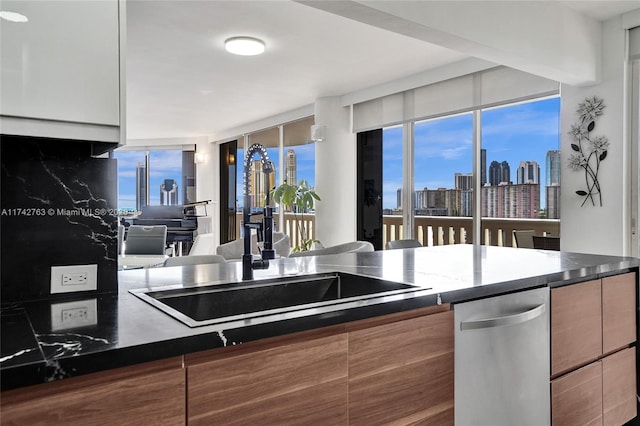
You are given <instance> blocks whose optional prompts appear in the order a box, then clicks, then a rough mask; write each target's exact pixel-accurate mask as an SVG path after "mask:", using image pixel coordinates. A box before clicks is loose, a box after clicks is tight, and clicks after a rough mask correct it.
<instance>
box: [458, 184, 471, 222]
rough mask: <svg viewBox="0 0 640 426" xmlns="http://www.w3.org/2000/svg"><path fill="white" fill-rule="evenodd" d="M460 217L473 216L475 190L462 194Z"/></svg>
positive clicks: (462, 192)
mask: <svg viewBox="0 0 640 426" xmlns="http://www.w3.org/2000/svg"><path fill="white" fill-rule="evenodd" d="M460 216H467V217H471V216H473V189H468V190H462V191H461V192H460Z"/></svg>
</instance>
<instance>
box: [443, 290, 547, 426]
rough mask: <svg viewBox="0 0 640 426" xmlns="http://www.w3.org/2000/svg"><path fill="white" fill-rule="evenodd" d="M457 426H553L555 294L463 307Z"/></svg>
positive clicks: (459, 307) (458, 312)
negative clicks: (552, 308)
mask: <svg viewBox="0 0 640 426" xmlns="http://www.w3.org/2000/svg"><path fill="white" fill-rule="evenodd" d="M454 312H455V327H456V329H455V424H456V425H457V426H472V425H473V426H500V425H504V426H514V425H518V426H528V425H531V426H544V425H549V424H550V392H549V369H550V360H549V356H550V347H549V340H550V338H549V289H548V288H546V287H545V288H539V289H534V290H527V291H522V292H518V293H512V294H507V295H503V296H497V297H490V298H486V299H480V300H474V301H471V302H465V303H459V304H456V305H455V306H454Z"/></svg>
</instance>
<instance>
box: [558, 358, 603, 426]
mask: <svg viewBox="0 0 640 426" xmlns="http://www.w3.org/2000/svg"><path fill="white" fill-rule="evenodd" d="M551 424H552V425H554V426H600V425H602V366H601V363H600V362H594V363H592V364H589V365H587V366H586V367H582V368H580V369H578V370H576V371H572V372H571V373H569V374H566V375H564V376H562V377H559V378H557V379H555V380H553V381H552V382H551Z"/></svg>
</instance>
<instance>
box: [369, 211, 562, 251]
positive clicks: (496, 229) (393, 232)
mask: <svg viewBox="0 0 640 426" xmlns="http://www.w3.org/2000/svg"><path fill="white" fill-rule="evenodd" d="M525 230H532V231H534V232H535V233H536V234H537V235H554V236H559V235H560V220H558V219H500V218H493V217H486V218H482V234H481V235H482V244H485V245H491V246H501V247H515V246H516V242H515V238H514V234H513V231H525ZM402 235H403V234H402V216H383V220H382V238H383V244H386V243H387V241H392V240H399V239H401V238H402ZM414 238H415V239H417V240H418V241H420V243H422V245H424V246H442V245H447V244H464V243H466V244H471V243H473V231H472V219H471V218H470V217H457V216H415V218H414Z"/></svg>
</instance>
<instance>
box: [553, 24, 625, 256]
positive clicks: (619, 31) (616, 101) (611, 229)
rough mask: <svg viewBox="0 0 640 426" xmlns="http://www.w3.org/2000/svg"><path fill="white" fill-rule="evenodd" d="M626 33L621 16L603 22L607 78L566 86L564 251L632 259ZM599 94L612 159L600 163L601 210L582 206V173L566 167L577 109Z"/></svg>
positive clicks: (601, 126)
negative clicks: (626, 95)
mask: <svg viewBox="0 0 640 426" xmlns="http://www.w3.org/2000/svg"><path fill="white" fill-rule="evenodd" d="M625 37H626V36H625V31H624V29H623V27H622V19H621V17H617V18H614V19H611V20H609V21H607V22H605V23H604V24H603V40H602V46H603V49H602V50H603V52H602V54H603V61H602V64H603V65H602V73H601V75H602V80H601V82H600V83H599V84H597V85H592V86H585V87H576V86H568V85H563V86H562V88H561V95H562V106H561V123H562V124H561V126H562V127H561V152H562V169H561V179H562V200H561V226H560V228H561V229H560V232H561V244H562V247H561V248H562V250H563V251H574V252H581V253H598V254H610V255H627V254H628V252H629V238H630V235H629V234H628V226H627V221H628V216H629V212H630V204H629V199H630V194H629V186H628V185H629V182H630V176H629V175H630V170H629V166H628V155H629V152H628V151H629V149H628V146H627V144H628V141H627V134H626V132H625V130H624V129H625V127H624V126H625V113H626V111H625V105H626V97H625V91H628V88H627V87H626V81H625V69H626V61H625V59H626V50H625ZM594 95H595V96H598V97H600V98H602V99H603V100H604V101H605V104H606V108H605V110H604V115H602V116H601V117H600V118H599V119H598V120H597V121H596V127H595V129H594V132H593V134H594V135H603V136H606V137H607V138H608V139H609V142H610V146H609V151H608V155H607V158H606V159H605V160H604V161H603V162H602V163H601V167H600V172H599V181H600V185H601V188H602V207H600V206H599V205H598V204H596V206H595V207H594V206H592V205H591V203H590V202H589V201H587V203H585V205H584V206H582V207H581V206H580V205H581V203H582V201H583V197H581V196H579V195H577V194H576V193H575V191H577V190H580V189H586V188H585V187H586V183H585V177H584V173H582V172H574V171H572V170H570V169H569V168H568V167H567V159H568V158H569V155H570V154H571V153H572V152H573V151H572V149H571V143H572V139H571V137H570V136H569V135H568V132H569V130H570V129H571V124H574V123H577V122H578V115H577V113H576V109H577V106H578V104H579V103H581V102H583V101H584V100H585V98H587V97H593V96H594Z"/></svg>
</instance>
